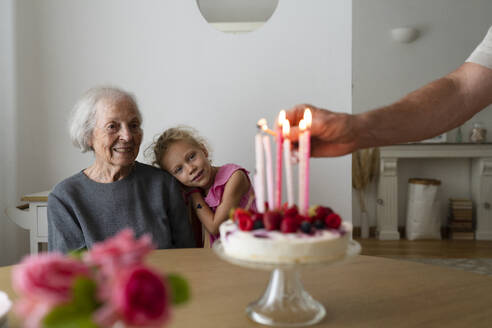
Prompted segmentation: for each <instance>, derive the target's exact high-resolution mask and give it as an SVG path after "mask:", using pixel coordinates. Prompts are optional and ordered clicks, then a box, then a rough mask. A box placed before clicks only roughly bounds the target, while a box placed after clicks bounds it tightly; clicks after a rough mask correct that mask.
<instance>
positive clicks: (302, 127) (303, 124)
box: [299, 119, 306, 131]
mask: <svg viewBox="0 0 492 328" xmlns="http://www.w3.org/2000/svg"><path fill="white" fill-rule="evenodd" d="M299 130H301V131H304V130H306V121H305V120H304V119H302V120H300V121H299Z"/></svg>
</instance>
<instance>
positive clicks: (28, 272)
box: [12, 229, 189, 328]
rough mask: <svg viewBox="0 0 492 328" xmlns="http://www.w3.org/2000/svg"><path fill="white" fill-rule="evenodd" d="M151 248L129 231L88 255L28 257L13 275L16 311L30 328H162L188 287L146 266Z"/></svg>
mask: <svg viewBox="0 0 492 328" xmlns="http://www.w3.org/2000/svg"><path fill="white" fill-rule="evenodd" d="M153 248H154V246H153V245H152V242H151V238H150V237H149V236H143V237H141V238H140V239H135V238H134V234H133V232H132V231H131V230H130V229H125V230H123V231H121V232H120V233H119V234H118V235H116V236H115V237H113V238H110V239H108V240H106V241H104V242H102V243H98V244H96V245H94V247H93V248H92V249H91V250H89V251H86V252H82V253H77V254H69V255H63V254H60V253H41V254H39V255H31V256H28V257H26V258H25V259H23V260H22V262H21V263H20V264H19V265H18V266H16V267H15V268H14V270H13V272H12V280H13V285H14V289H15V291H16V292H17V294H18V295H19V299H18V301H17V302H16V303H15V305H14V311H15V312H16V314H17V315H18V316H19V317H20V318H22V319H23V320H24V322H23V326H24V327H27V328H37V327H47V328H50V327H81V328H82V327H84V328H85V327H87V328H89V327H90V328H92V327H111V326H114V325H117V324H120V325H123V326H131V327H162V326H163V325H164V324H166V323H167V322H168V321H169V318H170V310H171V309H170V307H171V305H172V304H180V303H183V302H185V301H187V299H188V298H189V288H188V284H187V282H186V280H184V279H183V278H182V277H180V276H179V275H176V274H168V275H167V276H162V275H160V274H159V273H157V272H156V271H155V270H153V269H151V268H149V267H148V266H146V265H145V264H144V263H143V260H144V257H145V256H146V255H147V254H148V253H149V252H150V251H151V250H152V249H153Z"/></svg>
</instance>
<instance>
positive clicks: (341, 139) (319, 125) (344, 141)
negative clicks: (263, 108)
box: [287, 104, 357, 157]
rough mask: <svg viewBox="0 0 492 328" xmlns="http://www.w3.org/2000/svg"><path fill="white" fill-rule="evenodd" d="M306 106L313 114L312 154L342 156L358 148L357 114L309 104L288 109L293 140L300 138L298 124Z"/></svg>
mask: <svg viewBox="0 0 492 328" xmlns="http://www.w3.org/2000/svg"><path fill="white" fill-rule="evenodd" d="M306 108H309V109H310V110H311V113H312V114H313V122H312V125H311V156H313V157H328V156H342V155H346V154H349V153H352V152H353V151H354V150H356V149H357V135H356V134H355V129H354V128H355V124H356V120H355V116H353V115H350V114H346V113H336V112H331V111H328V110H326V109H321V108H316V107H315V106H313V105H309V104H302V105H297V106H295V107H294V108H292V109H290V110H288V111H287V119H288V120H289V122H290V124H291V130H290V137H291V140H292V141H293V142H296V141H297V140H298V137H299V127H298V124H299V121H300V120H301V119H302V118H303V116H304V110H305V109H306Z"/></svg>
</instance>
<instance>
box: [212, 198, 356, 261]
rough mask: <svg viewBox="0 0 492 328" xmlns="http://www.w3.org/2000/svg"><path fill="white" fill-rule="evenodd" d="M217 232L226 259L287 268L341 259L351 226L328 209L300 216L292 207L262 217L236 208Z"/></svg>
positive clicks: (316, 208)
mask: <svg viewBox="0 0 492 328" xmlns="http://www.w3.org/2000/svg"><path fill="white" fill-rule="evenodd" d="M219 229H220V240H221V243H222V245H223V248H224V252H225V254H226V255H227V256H230V257H232V258H236V259H240V260H247V261H254V262H264V263H278V264H288V263H313V262H323V261H331V260H336V259H339V258H342V257H344V256H345V253H346V250H347V246H348V242H349V240H350V234H351V232H352V225H351V224H350V223H348V222H342V219H341V218H340V216H339V215H338V214H337V213H335V212H333V210H332V209H331V208H329V207H323V206H314V207H312V208H310V210H309V214H308V215H307V216H303V215H301V214H300V213H299V212H298V210H297V207H295V206H293V207H290V208H286V209H278V210H272V211H266V212H265V213H257V212H252V211H248V210H245V209H241V208H238V209H235V210H234V211H233V213H232V215H231V219H230V220H228V221H226V222H224V223H223V224H222V225H221V226H220V228H219Z"/></svg>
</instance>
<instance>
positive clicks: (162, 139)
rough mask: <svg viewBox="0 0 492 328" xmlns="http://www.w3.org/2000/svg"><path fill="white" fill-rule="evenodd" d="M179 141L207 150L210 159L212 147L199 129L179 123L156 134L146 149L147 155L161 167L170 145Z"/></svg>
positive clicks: (153, 162)
mask: <svg viewBox="0 0 492 328" xmlns="http://www.w3.org/2000/svg"><path fill="white" fill-rule="evenodd" d="M178 141H187V142H189V143H190V144H192V145H193V146H196V147H199V148H202V149H204V150H206V151H207V153H208V158H209V159H210V153H211V149H210V146H209V145H208V143H207V141H206V140H205V138H203V137H202V136H200V135H199V134H198V131H197V130H196V129H194V128H192V127H190V126H186V125H179V126H176V127H173V128H170V129H167V130H165V131H164V132H163V133H162V134H161V135H159V136H156V137H155V138H154V141H153V142H152V144H150V146H149V147H147V149H146V150H145V156H146V157H151V158H152V165H154V166H157V167H160V168H162V169H163V167H162V166H161V160H162V158H163V157H164V156H165V155H166V153H167V151H168V150H169V147H171V145H172V144H174V143H175V142H178Z"/></svg>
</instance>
